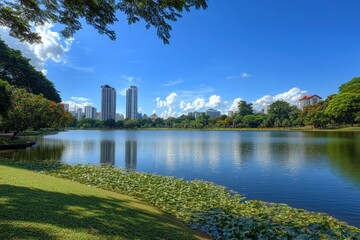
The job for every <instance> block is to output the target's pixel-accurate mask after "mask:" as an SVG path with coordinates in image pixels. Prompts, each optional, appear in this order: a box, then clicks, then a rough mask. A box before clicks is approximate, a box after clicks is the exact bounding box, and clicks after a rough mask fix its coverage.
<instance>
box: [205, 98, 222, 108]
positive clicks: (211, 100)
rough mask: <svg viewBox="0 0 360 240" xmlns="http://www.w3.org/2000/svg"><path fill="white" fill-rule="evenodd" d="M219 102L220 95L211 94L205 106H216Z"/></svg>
mask: <svg viewBox="0 0 360 240" xmlns="http://www.w3.org/2000/svg"><path fill="white" fill-rule="evenodd" d="M221 104H222V102H221V97H220V96H218V95H212V96H210V97H209V102H208V103H207V104H206V107H218V106H220V105H221Z"/></svg>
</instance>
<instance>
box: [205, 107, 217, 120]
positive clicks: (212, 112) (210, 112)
mask: <svg viewBox="0 0 360 240" xmlns="http://www.w3.org/2000/svg"><path fill="white" fill-rule="evenodd" d="M205 114H206V115H208V116H209V117H210V118H216V117H220V115H221V112H220V111H218V110H215V109H208V110H206V111H205Z"/></svg>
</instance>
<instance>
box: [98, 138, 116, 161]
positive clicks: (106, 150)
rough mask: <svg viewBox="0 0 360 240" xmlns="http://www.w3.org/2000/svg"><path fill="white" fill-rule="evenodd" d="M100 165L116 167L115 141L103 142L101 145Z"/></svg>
mask: <svg viewBox="0 0 360 240" xmlns="http://www.w3.org/2000/svg"><path fill="white" fill-rule="evenodd" d="M100 164H101V165H109V166H112V165H115V141H114V140H102V141H101V143H100Z"/></svg>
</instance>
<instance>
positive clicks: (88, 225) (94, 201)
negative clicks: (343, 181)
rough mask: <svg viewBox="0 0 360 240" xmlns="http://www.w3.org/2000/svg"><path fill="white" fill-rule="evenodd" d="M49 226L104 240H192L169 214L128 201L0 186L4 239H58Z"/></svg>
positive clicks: (0, 223) (1, 232) (0, 216)
mask: <svg viewBox="0 0 360 240" xmlns="http://www.w3.org/2000/svg"><path fill="white" fill-rule="evenodd" d="M24 222H25V223H26V224H23V223H24ZM49 224H50V225H51V226H54V227H57V229H64V228H66V229H70V230H73V231H75V232H84V234H85V235H86V234H87V233H89V234H90V235H95V237H96V235H98V236H99V237H104V238H116V237H120V238H125V239H191V238H193V237H192V235H191V234H189V233H184V232H182V228H181V227H180V226H179V225H181V223H180V222H179V225H177V223H174V221H170V220H169V218H168V217H167V216H166V215H163V214H159V213H149V212H147V211H146V210H141V209H138V208H135V207H132V206H130V205H129V203H128V202H127V201H122V200H119V199H112V198H99V197H94V196H81V195H75V194H63V193H56V192H49V191H43V190H39V189H34V188H24V187H17V186H11V185H0V237H1V239H10V238H17V239H25V238H26V239H29V238H35V239H39V238H41V239H56V238H58V237H56V235H54V231H53V229H52V227H51V226H49ZM44 225H46V226H47V227H43V226H44ZM182 227H183V226H182ZM60 234H63V233H60Z"/></svg>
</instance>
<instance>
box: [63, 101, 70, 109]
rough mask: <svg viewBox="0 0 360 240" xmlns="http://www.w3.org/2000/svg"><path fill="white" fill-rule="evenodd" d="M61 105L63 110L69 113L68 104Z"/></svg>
mask: <svg viewBox="0 0 360 240" xmlns="http://www.w3.org/2000/svg"><path fill="white" fill-rule="evenodd" d="M63 105H64V110H65V111H69V108H70V106H69V104H68V103H63Z"/></svg>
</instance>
